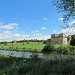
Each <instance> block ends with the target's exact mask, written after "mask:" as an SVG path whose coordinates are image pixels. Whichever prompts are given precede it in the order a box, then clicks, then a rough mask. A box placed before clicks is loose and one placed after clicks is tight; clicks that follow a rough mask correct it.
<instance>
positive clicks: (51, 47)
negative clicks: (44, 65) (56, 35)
mask: <svg viewBox="0 0 75 75" xmlns="http://www.w3.org/2000/svg"><path fill="white" fill-rule="evenodd" d="M54 49H55V47H54V45H53V44H52V43H50V44H46V45H45V46H44V48H43V50H42V52H47V53H50V52H53V51H54Z"/></svg>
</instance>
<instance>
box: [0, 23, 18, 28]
mask: <svg viewBox="0 0 75 75" xmlns="http://www.w3.org/2000/svg"><path fill="white" fill-rule="evenodd" d="M15 26H18V24H17V23H9V24H8V25H1V24H0V28H3V29H14V27H15Z"/></svg>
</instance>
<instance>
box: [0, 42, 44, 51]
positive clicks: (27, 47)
mask: <svg viewBox="0 0 75 75" xmlns="http://www.w3.org/2000/svg"><path fill="white" fill-rule="evenodd" d="M43 47H44V44H43V43H42V42H23V43H7V45H4V44H0V49H4V50H19V51H32V52H33V51H37V52H41V50H42V49H43Z"/></svg>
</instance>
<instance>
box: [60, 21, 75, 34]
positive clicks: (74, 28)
mask: <svg viewBox="0 0 75 75" xmlns="http://www.w3.org/2000/svg"><path fill="white" fill-rule="evenodd" d="M61 32H62V33H65V34H75V20H74V21H72V22H71V23H69V24H68V26H67V28H65V29H62V30H61Z"/></svg>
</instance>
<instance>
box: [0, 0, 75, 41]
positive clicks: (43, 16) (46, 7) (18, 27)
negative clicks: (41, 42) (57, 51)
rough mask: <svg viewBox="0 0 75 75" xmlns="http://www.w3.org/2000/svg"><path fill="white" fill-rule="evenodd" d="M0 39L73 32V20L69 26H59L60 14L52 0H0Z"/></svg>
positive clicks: (46, 37) (48, 35) (43, 37)
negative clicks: (64, 27)
mask: <svg viewBox="0 0 75 75" xmlns="http://www.w3.org/2000/svg"><path fill="white" fill-rule="evenodd" d="M0 10H1V11H0V41H12V40H22V39H48V38H50V36H51V34H53V33H61V32H62V33H66V34H68V32H69V30H71V31H70V34H72V33H73V31H74V30H75V29H74V24H75V21H74V20H73V21H71V22H69V26H70V25H71V26H73V27H71V29H70V28H66V29H63V28H61V27H60V26H64V25H65V24H64V23H63V22H62V20H63V18H62V14H59V13H57V9H56V7H55V6H53V4H52V0H0Z"/></svg>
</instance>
